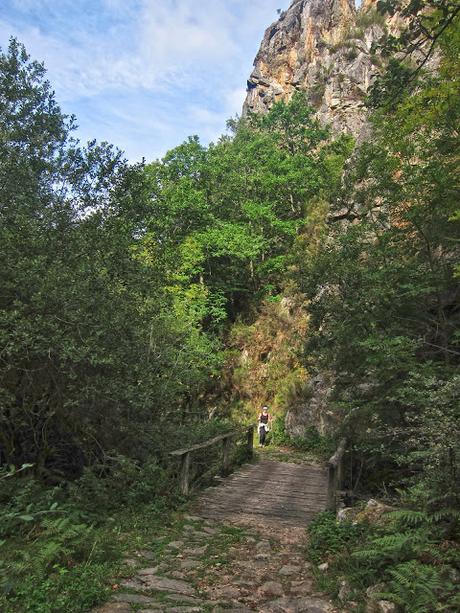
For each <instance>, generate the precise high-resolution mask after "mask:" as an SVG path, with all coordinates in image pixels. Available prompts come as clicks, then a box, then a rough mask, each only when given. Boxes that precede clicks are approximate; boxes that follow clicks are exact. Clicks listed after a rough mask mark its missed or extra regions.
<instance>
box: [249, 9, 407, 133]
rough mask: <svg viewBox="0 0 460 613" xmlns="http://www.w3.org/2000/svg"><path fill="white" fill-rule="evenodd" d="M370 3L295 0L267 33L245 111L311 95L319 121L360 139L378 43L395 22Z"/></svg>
mask: <svg viewBox="0 0 460 613" xmlns="http://www.w3.org/2000/svg"><path fill="white" fill-rule="evenodd" d="M375 5H376V0H366V1H365V2H364V3H363V5H362V6H361V7H360V8H359V9H356V8H355V3H354V0H294V1H293V2H292V4H291V6H290V7H289V9H288V10H287V11H284V12H283V13H281V14H280V17H279V19H278V21H277V22H275V23H274V24H272V25H271V26H270V27H269V28H268V29H267V31H266V32H265V36H264V39H263V41H262V44H261V47H260V49H259V52H258V54H257V56H256V59H255V61H254V70H253V72H252V74H251V76H250V77H249V80H248V84H247V90H248V91H247V97H246V101H245V104H244V109H243V113H244V114H247V113H249V112H255V113H265V112H267V111H268V110H269V109H270V107H271V106H272V105H273V103H274V102H277V101H279V100H289V99H290V98H291V96H292V94H293V93H294V92H295V91H296V90H303V91H305V92H306V93H307V95H308V97H309V100H310V102H311V104H312V105H313V106H314V107H315V108H316V109H317V115H318V118H319V119H320V120H321V121H322V122H324V123H329V124H330V125H331V126H332V129H333V130H334V132H336V133H340V132H349V133H351V134H353V136H355V137H360V135H362V131H363V126H364V125H365V124H366V110H365V106H364V99H365V97H366V94H367V91H368V89H369V86H370V84H371V83H372V80H373V78H374V77H375V76H376V75H377V74H378V72H379V70H380V68H381V65H382V60H381V57H380V54H379V51H378V49H377V48H375V43H376V42H377V41H378V40H379V39H380V38H381V37H382V35H383V34H384V33H385V31H388V30H390V31H392V30H394V29H395V27H397V24H394V23H392V22H391V21H385V20H384V18H383V17H382V16H380V15H379V14H378V13H377V11H376V8H375Z"/></svg>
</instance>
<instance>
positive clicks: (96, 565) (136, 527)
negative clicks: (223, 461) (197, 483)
mask: <svg viewBox="0 0 460 613" xmlns="http://www.w3.org/2000/svg"><path fill="white" fill-rule="evenodd" d="M229 429H230V424H228V423H220V424H219V423H217V422H216V423H214V424H211V425H210V426H208V427H207V428H206V427H202V428H199V429H197V431H196V432H195V436H196V437H197V439H198V440H206V438H209V437H210V436H212V435H214V434H215V433H216V432H220V431H222V430H225V431H227V430H229ZM189 437H190V434H189V435H188V437H184V442H183V444H185V441H187V438H189ZM172 444H173V445H176V442H174V443H172ZM243 448H244V449H245V445H244V446H242V447H235V450H234V454H233V457H234V460H235V462H238V461H240V460H241V457H240V456H241V454H242V449H243ZM216 453H219V451H217V452H216ZM205 456H206V457H204V459H203V463H205V464H207V465H208V466H207V467H206V468H208V469H209V467H210V466H211V464H212V462H213V461H214V456H213V454H212V453H208V454H205ZM199 463H200V458H199V457H198V454H197V463H196V464H197V465H199ZM32 468H33V467H32V466H30V465H24V466H23V467H22V469H20V470H15V469H14V467H9V468H6V467H3V468H0V611H1V612H2V613H62V612H64V611H65V613H83V612H85V611H88V610H90V609H91V608H92V607H93V606H95V605H97V604H98V603H99V602H104V601H105V600H107V595H108V593H109V592H110V589H111V588H110V586H111V579H114V580H116V578H117V576H123V573H126V572H127V568H126V566H125V565H124V563H123V560H124V558H125V557H126V556H128V555H130V554H132V552H133V551H135V550H137V549H143V548H145V547H149V546H150V547H151V546H152V544H153V541H152V538H154V539H157V538H158V536H159V535H161V533H162V532H165V531H167V530H169V529H170V528H169V526H170V525H171V523H172V522H173V521H174V512H175V510H176V509H178V508H179V507H180V506H181V505H182V503H183V502H184V499H183V498H182V497H181V496H180V495H179V493H178V490H177V479H176V474H175V469H174V467H173V466H172V465H171V463H170V465H169V466H167V465H165V464H164V463H163V462H159V461H158V460H155V459H151V460H149V461H147V462H145V463H144V464H142V465H141V464H140V463H138V462H135V461H133V460H132V459H129V458H126V457H123V456H120V455H116V454H113V455H111V456H110V457H106V458H105V460H104V461H102V460H101V462H100V463H99V464H94V465H93V466H91V467H87V468H86V469H85V470H84V473H83V475H82V476H81V477H80V478H79V479H78V480H76V481H74V482H61V483H59V484H58V485H55V486H49V485H48V486H46V485H45V484H43V482H40V481H39V480H37V479H36V478H34V476H33V473H32ZM175 468H177V467H175Z"/></svg>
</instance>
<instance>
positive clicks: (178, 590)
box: [143, 575, 195, 596]
mask: <svg viewBox="0 0 460 613" xmlns="http://www.w3.org/2000/svg"><path fill="white" fill-rule="evenodd" d="M143 583H144V585H145V588H147V589H149V590H156V591H158V592H174V593H175V594H184V595H185V596H193V595H194V593H195V590H194V589H193V587H192V586H191V585H189V584H188V583H187V582H186V581H181V580H179V579H170V578H169V577H158V576H157V575H148V576H147V577H143Z"/></svg>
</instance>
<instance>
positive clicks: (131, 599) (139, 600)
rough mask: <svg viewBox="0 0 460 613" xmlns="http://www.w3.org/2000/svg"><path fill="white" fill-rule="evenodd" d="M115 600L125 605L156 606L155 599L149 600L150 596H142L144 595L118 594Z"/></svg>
mask: <svg viewBox="0 0 460 613" xmlns="http://www.w3.org/2000/svg"><path fill="white" fill-rule="evenodd" d="M113 598H114V600H116V601H117V602H121V603H124V604H126V603H128V604H146V605H150V604H151V605H154V604H156V602H155V601H154V600H153V598H149V597H148V596H142V594H116V595H115V596H114V597H113Z"/></svg>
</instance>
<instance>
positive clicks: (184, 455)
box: [169, 426, 254, 496]
mask: <svg viewBox="0 0 460 613" xmlns="http://www.w3.org/2000/svg"><path fill="white" fill-rule="evenodd" d="M244 433H246V436H247V440H246V445H247V450H248V455H249V456H250V457H251V456H252V454H253V440H254V426H248V427H247V428H244V429H241V430H232V431H231V432H226V433H225V434H219V435H218V436H214V437H213V438H211V439H209V440H207V441H204V442H203V443H197V444H196V445H192V446H191V447H187V448H185V449H176V450H175V451H170V452H169V455H171V456H175V457H180V458H181V470H180V490H181V493H182V494H183V495H184V496H188V495H189V493H190V464H191V455H192V453H193V452H194V451H198V450H199V449H206V448H207V447H211V446H212V445H215V444H216V443H218V442H219V441H222V472H223V473H224V474H226V473H228V472H229V470H230V441H231V439H232V438H234V437H236V436H239V435H241V434H244Z"/></svg>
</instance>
